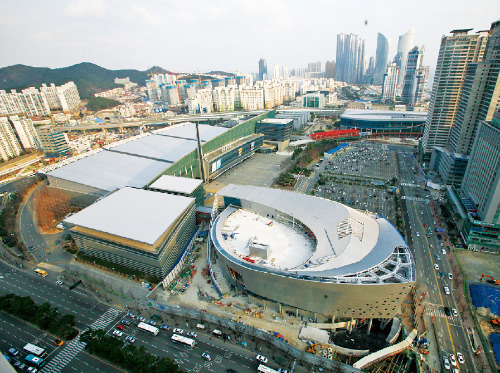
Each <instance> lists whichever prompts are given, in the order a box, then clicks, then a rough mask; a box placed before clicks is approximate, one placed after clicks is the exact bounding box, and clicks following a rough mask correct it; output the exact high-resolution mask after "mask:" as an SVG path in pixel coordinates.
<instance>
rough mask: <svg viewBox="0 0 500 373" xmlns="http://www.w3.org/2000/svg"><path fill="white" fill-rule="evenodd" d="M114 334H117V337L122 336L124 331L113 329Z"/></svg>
mask: <svg viewBox="0 0 500 373" xmlns="http://www.w3.org/2000/svg"><path fill="white" fill-rule="evenodd" d="M113 335H116V336H117V337H121V336H122V335H123V332H121V331H119V330H113Z"/></svg>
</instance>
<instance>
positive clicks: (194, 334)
mask: <svg viewBox="0 0 500 373" xmlns="http://www.w3.org/2000/svg"><path fill="white" fill-rule="evenodd" d="M186 335H187V336H188V337H193V338H196V337H198V334H196V333H195V332H187V333H186Z"/></svg>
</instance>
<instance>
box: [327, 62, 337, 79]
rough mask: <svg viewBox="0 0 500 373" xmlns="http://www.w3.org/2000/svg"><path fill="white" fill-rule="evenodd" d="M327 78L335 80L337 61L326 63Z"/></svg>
mask: <svg viewBox="0 0 500 373" xmlns="http://www.w3.org/2000/svg"><path fill="white" fill-rule="evenodd" d="M325 78H327V79H335V61H326V63H325Z"/></svg>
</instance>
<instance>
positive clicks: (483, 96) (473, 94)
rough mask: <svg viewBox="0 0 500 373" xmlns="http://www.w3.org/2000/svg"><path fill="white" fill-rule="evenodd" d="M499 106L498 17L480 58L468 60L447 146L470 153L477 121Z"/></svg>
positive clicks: (499, 27) (499, 52) (499, 34)
mask: <svg viewBox="0 0 500 373" xmlns="http://www.w3.org/2000/svg"><path fill="white" fill-rule="evenodd" d="M499 106H500V21H497V22H495V23H493V24H492V25H491V29H490V33H489V37H488V41H487V43H486V48H485V50H484V55H483V60H482V61H480V62H478V63H469V64H468V66H467V69H466V71H465V77H464V82H463V85H462V91H461V96H460V101H459V103H458V107H457V114H456V117H455V121H454V123H453V127H452V129H451V133H450V140H449V143H448V149H449V150H450V151H452V152H456V153H461V154H465V155H469V154H470V151H471V150H472V145H473V142H474V136H475V134H476V129H477V125H478V124H479V121H482V120H485V121H487V122H490V121H491V120H492V119H493V114H494V113H495V110H496V109H497V108H498V107H499Z"/></svg>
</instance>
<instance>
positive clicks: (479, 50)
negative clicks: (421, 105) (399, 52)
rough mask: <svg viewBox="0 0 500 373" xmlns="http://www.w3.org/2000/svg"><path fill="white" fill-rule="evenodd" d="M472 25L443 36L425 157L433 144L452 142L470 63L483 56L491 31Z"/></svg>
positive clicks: (432, 97)
mask: <svg viewBox="0 0 500 373" xmlns="http://www.w3.org/2000/svg"><path fill="white" fill-rule="evenodd" d="M469 31H471V29H462V30H453V31H451V34H452V35H449V36H443V37H442V39H441V47H440V49H439V55H438V61H437V66H436V74H435V77H434V85H433V87H432V94H431V103H430V106H429V112H428V116H427V121H426V123H425V129H424V136H423V139H422V142H421V149H420V151H421V157H422V159H424V160H428V159H429V157H430V154H431V152H432V149H433V147H435V146H441V147H444V146H446V145H447V144H448V140H449V136H450V132H451V128H452V125H453V122H454V121H455V116H456V112H457V106H458V101H459V98H460V94H461V91H462V85H463V81H464V78H465V73H466V70H467V66H468V64H469V63H471V62H478V61H481V60H482V59H483V53H484V49H485V47H486V41H487V39H488V32H487V31H481V32H478V33H475V34H470V35H469Z"/></svg>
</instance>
